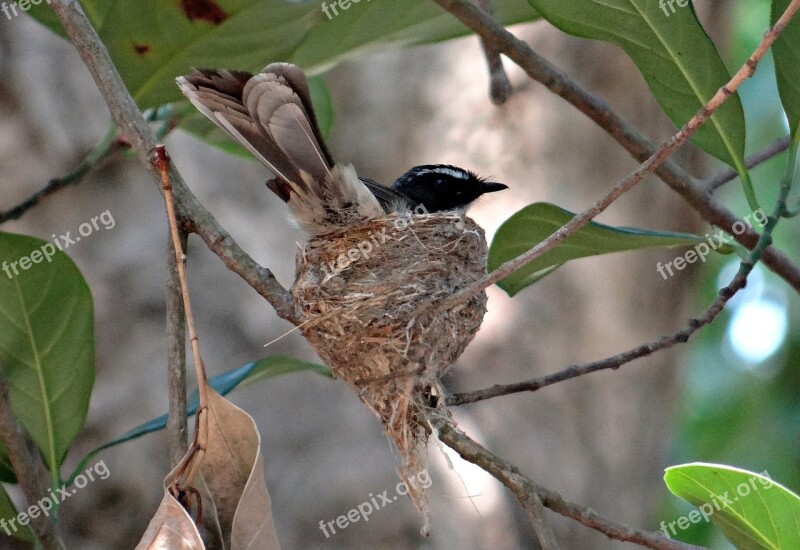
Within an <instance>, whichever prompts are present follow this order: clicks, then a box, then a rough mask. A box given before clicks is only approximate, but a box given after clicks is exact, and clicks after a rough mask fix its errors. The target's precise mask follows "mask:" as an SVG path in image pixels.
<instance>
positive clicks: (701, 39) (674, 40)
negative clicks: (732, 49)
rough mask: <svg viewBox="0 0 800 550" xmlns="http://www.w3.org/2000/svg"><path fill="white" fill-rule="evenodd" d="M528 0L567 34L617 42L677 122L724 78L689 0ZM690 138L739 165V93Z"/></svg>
mask: <svg viewBox="0 0 800 550" xmlns="http://www.w3.org/2000/svg"><path fill="white" fill-rule="evenodd" d="M528 1H529V2H530V4H531V5H532V6H533V7H535V8H536V10H537V11H538V12H539V13H540V14H541V15H542V17H544V18H545V19H547V20H548V21H549V22H550V23H552V24H553V25H555V26H556V27H558V28H559V29H561V30H562V31H564V32H566V33H569V34H572V35H574V36H580V37H583V38H592V39H597V40H603V41H606V42H611V43H613V44H616V45H617V46H619V47H621V48H622V49H623V50H624V51H625V53H627V54H628V56H630V58H631V60H632V61H633V62H634V63H635V64H636V67H637V68H638V69H639V72H641V73H642V76H643V77H644V79H645V81H646V82H647V85H648V86H649V87H650V90H651V91H652V92H653V96H655V98H656V100H657V101H658V103H659V105H661V108H662V109H663V110H664V112H665V113H666V114H667V116H668V117H669V119H670V120H671V121H672V122H673V123H674V124H675V125H676V126H678V127H681V126H683V125H684V124H685V123H687V122H688V121H689V120H690V119H691V118H692V117H693V116H694V115H695V113H697V111H698V110H699V109H700V108H701V107H702V106H703V105H704V104H705V103H706V102H707V101H708V100H709V99H711V98H712V97H713V96H714V94H715V93H716V92H717V90H718V89H719V88H720V87H722V86H723V85H725V84H726V83H727V82H728V80H729V79H730V73H729V72H728V70H727V68H726V67H725V64H724V63H723V61H722V58H720V56H719V53H717V49H716V47H715V46H714V43H713V42H712V41H711V39H710V38H709V37H708V35H707V34H706V32H705V30H703V27H702V26H701V25H700V22H699V21H698V20H697V15H696V14H695V12H694V8H693V7H692V4H691V2H689V3H688V5H686V6H685V7H680V6H679V5H678V4H675V3H674V2H656V1H654V0H607V1H603V2H600V1H598V0H571V1H569V2H565V1H564V0H528ZM693 142H694V143H696V144H697V145H698V146H700V147H701V148H703V149H704V150H705V151H706V152H708V153H710V154H712V155H714V156H715V157H717V158H718V159H720V160H722V161H724V162H726V163H728V164H729V165H731V166H733V167H734V168H736V169H737V170H738V171H740V172H742V170H743V168H742V167H743V166H744V162H743V160H742V159H743V156H744V147H745V130H744V111H743V109H742V103H741V101H740V99H739V96H738V94H737V95H735V96H734V97H731V98H730V99H729V100H728V101H727V102H726V103H725V104H724V105H723V106H722V107H721V108H720V109H719V110H718V111H717V112H716V113H715V114H714V116H713V117H712V119H711V120H710V121H709V122H707V123H706V124H705V125H703V126H702V127H701V128H700V129H699V130H698V132H697V133H696V134H695V136H694V138H693Z"/></svg>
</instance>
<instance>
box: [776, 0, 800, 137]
mask: <svg viewBox="0 0 800 550" xmlns="http://www.w3.org/2000/svg"><path fill="white" fill-rule="evenodd" d="M789 3H790V0H772V17H771V24H773V25H774V24H775V22H776V21H777V20H778V18H779V17H780V16H781V15H783V12H785V11H786V8H787V7H789ZM772 55H773V57H774V58H775V75H776V77H777V79H778V91H779V92H780V95H781V102H782V103H783V109H784V111H786V117H787V118H788V119H789V129H790V131H791V132H792V136H793V137H794V139H795V140H798V139H800V136H798V133H800V17H798V16H797V15H795V16H794V17H793V18H792V20H791V21H789V24H788V25H786V28H784V29H783V32H782V33H781V35H780V36H779V37H778V39H777V40H776V41H775V44H774V45H773V46H772Z"/></svg>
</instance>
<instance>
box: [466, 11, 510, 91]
mask: <svg viewBox="0 0 800 550" xmlns="http://www.w3.org/2000/svg"><path fill="white" fill-rule="evenodd" d="M473 1H474V2H475V4H476V5H477V6H478V7H480V8H481V9H483V11H485V12H486V13H488V14H489V15H491V16H494V5H493V4H492V0H473ZM481 47H482V48H483V54H484V57H486V65H487V66H488V68H489V99H491V101H492V103H494V104H495V105H502V104H503V103H505V102H506V101H508V98H510V97H511V92H512V88H511V81H509V80H508V75H507V74H506V70H505V69H504V68H503V59H502V58H501V57H500V52H498V51H497V50H496V49H495V48H494V46H492V45H491V44H489V43H488V42H486V41H485V40H483V39H481Z"/></svg>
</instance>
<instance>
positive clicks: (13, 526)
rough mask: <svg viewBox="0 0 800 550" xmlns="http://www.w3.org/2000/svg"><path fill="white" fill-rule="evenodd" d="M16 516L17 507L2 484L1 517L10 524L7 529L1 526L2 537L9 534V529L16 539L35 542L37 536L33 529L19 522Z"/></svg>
mask: <svg viewBox="0 0 800 550" xmlns="http://www.w3.org/2000/svg"><path fill="white" fill-rule="evenodd" d="M16 517H17V509H16V508H15V507H14V503H13V502H11V498H10V497H9V496H8V493H7V492H6V488H5V487H4V486H2V485H0V519H2V520H4V521H5V524H4V525H7V526H8V527H6V528H5V529H3V528H0V538H1V537H3V536H7V533H6V529H8V531H9V532H10V533H11V536H12V537H14V538H15V539H18V540H21V541H22V542H27V543H29V544H33V542H34V541H35V540H36V537H35V536H34V534H33V531H31V528H30V525H20V524H19V522H17V520H16ZM12 521H13V523H12Z"/></svg>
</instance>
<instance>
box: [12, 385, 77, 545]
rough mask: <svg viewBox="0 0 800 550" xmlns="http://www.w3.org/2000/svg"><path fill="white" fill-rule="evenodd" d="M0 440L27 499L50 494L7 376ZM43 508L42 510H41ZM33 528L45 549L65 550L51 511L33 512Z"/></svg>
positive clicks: (31, 501)
mask: <svg viewBox="0 0 800 550" xmlns="http://www.w3.org/2000/svg"><path fill="white" fill-rule="evenodd" d="M0 441H2V443H3V446H4V447H5V449H6V453H7V454H8V460H9V462H11V467H12V468H13V470H14V474H15V475H16V476H17V482H18V483H19V485H20V487H22V491H23V492H24V493H25V499H26V500H27V502H28V504H29V505H30V506H32V507H36V503H37V502H38V501H39V500H41V499H43V498H45V499H49V498H50V497H49V496H48V495H49V492H50V487H48V486H47V479H48V478H49V477H50V475H49V472H48V470H47V468H46V467H45V465H44V463H43V462H42V457H41V455H40V454H39V452H38V451H37V450H36V447H35V446H34V445H33V443H32V442H31V441H30V439H29V437H28V436H27V434H26V433H25V432H24V431H23V430H22V428H21V427H20V425H19V423H18V422H17V419H16V417H15V416H14V412H13V411H12V410H11V404H10V403H9V401H8V387H7V385H6V380H5V378H2V377H0ZM40 511H41V510H40ZM29 517H30V518H31V528H32V529H33V532H34V533H35V534H36V537H37V538H38V539H39V541H40V542H41V543H42V546H43V547H44V548H45V550H63V549H64V543H63V542H62V541H61V538H60V537H59V535H58V531H57V528H56V525H55V523H54V522H53V521H51V520H50V518H49V515H48V516H45V515H44V514H36V515H33V514H31V515H30V516H29Z"/></svg>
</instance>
